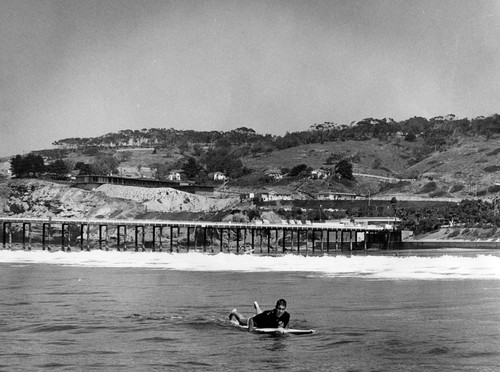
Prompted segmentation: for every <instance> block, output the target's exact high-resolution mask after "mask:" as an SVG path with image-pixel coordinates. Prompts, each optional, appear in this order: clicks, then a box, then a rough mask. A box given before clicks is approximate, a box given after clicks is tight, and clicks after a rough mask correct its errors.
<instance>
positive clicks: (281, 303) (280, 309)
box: [276, 298, 286, 318]
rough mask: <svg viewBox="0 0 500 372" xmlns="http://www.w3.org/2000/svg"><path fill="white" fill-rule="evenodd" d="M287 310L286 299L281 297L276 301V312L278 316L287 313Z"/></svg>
mask: <svg viewBox="0 0 500 372" xmlns="http://www.w3.org/2000/svg"><path fill="white" fill-rule="evenodd" d="M285 310H286V301H285V300H284V299H282V298H281V299H279V300H278V302H276V314H277V315H278V318H279V317H280V316H282V315H283V314H284V313H285Z"/></svg>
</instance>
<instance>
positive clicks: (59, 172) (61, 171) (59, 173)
mask: <svg viewBox="0 0 500 372" xmlns="http://www.w3.org/2000/svg"><path fill="white" fill-rule="evenodd" d="M45 168H46V171H47V172H49V173H53V174H55V175H56V177H58V178H63V177H64V176H65V175H66V174H68V167H67V166H66V163H65V162H64V161H63V160H61V159H58V160H56V161H54V162H52V163H50V164H48V165H47V166H46V167H45Z"/></svg>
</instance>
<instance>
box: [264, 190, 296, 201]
mask: <svg viewBox="0 0 500 372" xmlns="http://www.w3.org/2000/svg"><path fill="white" fill-rule="evenodd" d="M259 196H260V198H261V199H262V201H275V200H292V199H293V198H292V194H291V193H288V192H279V193H278V192H276V191H269V192H263V193H260V194H259Z"/></svg>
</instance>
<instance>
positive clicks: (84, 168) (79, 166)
mask: <svg viewBox="0 0 500 372" xmlns="http://www.w3.org/2000/svg"><path fill="white" fill-rule="evenodd" d="M75 170H79V171H80V173H79V174H80V175H82V176H83V175H85V174H92V168H91V167H90V165H89V164H87V163H84V162H82V161H79V162H78V163H76V164H75Z"/></svg>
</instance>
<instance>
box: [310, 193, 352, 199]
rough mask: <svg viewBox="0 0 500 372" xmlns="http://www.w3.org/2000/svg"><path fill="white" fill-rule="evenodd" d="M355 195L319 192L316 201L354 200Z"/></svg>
mask: <svg viewBox="0 0 500 372" xmlns="http://www.w3.org/2000/svg"><path fill="white" fill-rule="evenodd" d="M356 196H357V195H356V194H352V193H348V192H319V193H317V194H316V199H317V200H354V199H356Z"/></svg>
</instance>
